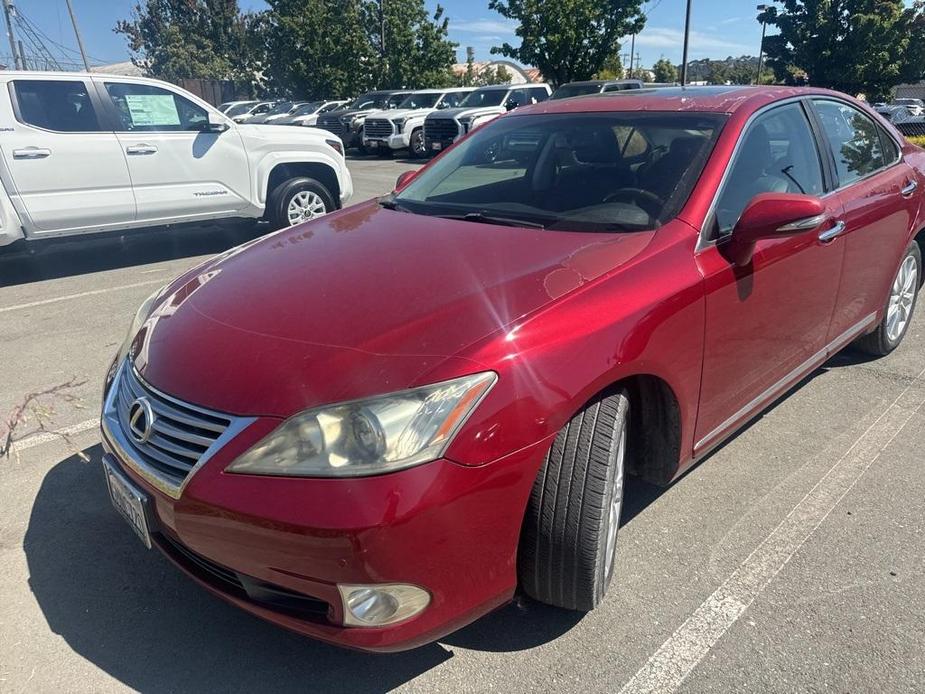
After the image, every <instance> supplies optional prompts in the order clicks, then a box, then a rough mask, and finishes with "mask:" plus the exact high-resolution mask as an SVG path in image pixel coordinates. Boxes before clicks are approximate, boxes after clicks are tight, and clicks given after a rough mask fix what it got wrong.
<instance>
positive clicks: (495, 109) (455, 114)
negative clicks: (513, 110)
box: [429, 106, 507, 120]
mask: <svg viewBox="0 0 925 694" xmlns="http://www.w3.org/2000/svg"><path fill="white" fill-rule="evenodd" d="M492 113H499V114H500V113H507V109H505V108H504V107H503V106H484V107H479V108H445V109H443V110H442V111H434V113H433V114H432V115H431V116H429V117H431V118H456V119H457V120H458V119H459V118H461V117H462V116H480V115H483V114H484V115H489V114H492Z"/></svg>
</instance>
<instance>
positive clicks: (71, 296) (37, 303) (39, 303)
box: [0, 279, 164, 313]
mask: <svg viewBox="0 0 925 694" xmlns="http://www.w3.org/2000/svg"><path fill="white" fill-rule="evenodd" d="M163 283H164V280H163V279H158V280H148V281H146V282H135V283H134V284H123V285H122V286H120V287H107V288H106V289H92V290H90V291H88V292H78V293H77V294H66V295H64V296H56V297H55V298H53V299H42V300H41V301H30V302H29V303H26V304H16V305H14V306H4V307H2V308H0V313H8V312H9V311H19V310H20V309H24V308H33V307H35V306H45V305H46V304H56V303H58V302H59V301H70V300H71V299H80V298H82V297H85V296H95V295H97V294H108V293H109V292H120V291H122V290H123V289H135V288H136V287H146V286H148V285H150V284H163Z"/></svg>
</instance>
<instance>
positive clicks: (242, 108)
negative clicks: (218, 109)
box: [225, 101, 255, 118]
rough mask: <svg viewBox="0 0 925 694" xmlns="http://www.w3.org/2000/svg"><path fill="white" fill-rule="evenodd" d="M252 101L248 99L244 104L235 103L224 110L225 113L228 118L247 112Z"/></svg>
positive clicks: (252, 104)
mask: <svg viewBox="0 0 925 694" xmlns="http://www.w3.org/2000/svg"><path fill="white" fill-rule="evenodd" d="M254 103H255V102H253V101H248V102H247V103H244V104H235V105H234V106H232V107H231V108H229V109H228V110H227V111H225V115H226V116H228V117H229V118H234V117H235V116H241V115H243V114H245V113H247V112H248V111H250V110H251V109H252V108H253V107H254Z"/></svg>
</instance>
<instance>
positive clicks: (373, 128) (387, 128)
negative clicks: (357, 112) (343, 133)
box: [363, 118, 394, 137]
mask: <svg viewBox="0 0 925 694" xmlns="http://www.w3.org/2000/svg"><path fill="white" fill-rule="evenodd" d="M393 132H394V128H393V127H392V121H390V120H388V119H387V118H367V119H366V122H365V123H364V124H363V134H364V135H366V137H388V136H389V135H391V134H392V133H393Z"/></svg>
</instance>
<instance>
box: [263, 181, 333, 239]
mask: <svg viewBox="0 0 925 694" xmlns="http://www.w3.org/2000/svg"><path fill="white" fill-rule="evenodd" d="M267 207H268V214H267V216H268V218H269V220H270V223H271V224H272V225H273V228H274V229H282V228H283V227H287V226H294V225H296V224H301V223H302V222H307V221H308V220H310V219H315V218H317V217H321V216H323V215H326V214H327V213H328V212H333V211H334V209H335V207H334V197H333V196H332V195H331V193H330V191H329V190H328V189H327V188H326V187H325V186H324V185H323V184H322V183H320V182H318V181H316V180H315V179H314V178H308V177H298V178H290V179H289V180H287V181H283V182H282V183H281V184H279V185H278V186H277V187H276V189H275V190H274V191H273V193H272V194H271V195H270V203H269V205H268V206H267Z"/></svg>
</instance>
